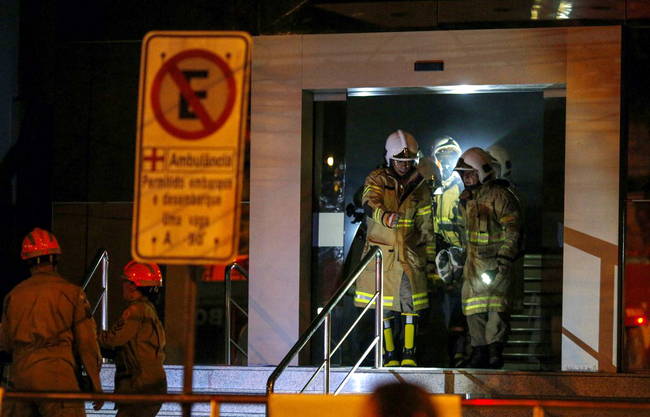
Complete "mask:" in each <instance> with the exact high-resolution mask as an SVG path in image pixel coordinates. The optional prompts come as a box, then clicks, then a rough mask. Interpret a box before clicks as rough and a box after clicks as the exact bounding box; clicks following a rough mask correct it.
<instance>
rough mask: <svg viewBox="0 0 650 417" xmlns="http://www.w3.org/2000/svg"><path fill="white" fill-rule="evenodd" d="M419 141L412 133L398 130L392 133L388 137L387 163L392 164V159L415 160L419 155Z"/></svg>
mask: <svg viewBox="0 0 650 417" xmlns="http://www.w3.org/2000/svg"><path fill="white" fill-rule="evenodd" d="M418 150H419V148H418V143H417V142H416V141H415V138H414V137H413V135H411V134H410V133H407V132H404V131H402V130H398V131H397V132H394V133H391V134H390V136H388V139H386V163H387V164H388V166H390V160H391V159H393V160H395V161H414V160H416V159H417V155H418Z"/></svg>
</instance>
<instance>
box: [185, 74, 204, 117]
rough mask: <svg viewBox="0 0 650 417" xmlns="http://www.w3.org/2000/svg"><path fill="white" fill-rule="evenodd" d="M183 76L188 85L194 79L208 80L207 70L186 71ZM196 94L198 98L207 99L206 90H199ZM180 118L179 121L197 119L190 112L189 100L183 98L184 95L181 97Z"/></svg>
mask: <svg viewBox="0 0 650 417" xmlns="http://www.w3.org/2000/svg"><path fill="white" fill-rule="evenodd" d="M182 73H183V76H184V77H185V79H186V80H187V84H188V85H189V84H190V82H191V80H192V78H208V71H207V70H186V71H182ZM194 94H195V95H196V97H197V98H206V96H207V93H206V91H205V90H198V91H194ZM178 109H179V110H178V118H179V119H196V118H197V117H196V114H194V112H192V111H191V110H190V106H189V103H188V102H187V100H185V97H183V94H181V95H180V103H179V106H178Z"/></svg>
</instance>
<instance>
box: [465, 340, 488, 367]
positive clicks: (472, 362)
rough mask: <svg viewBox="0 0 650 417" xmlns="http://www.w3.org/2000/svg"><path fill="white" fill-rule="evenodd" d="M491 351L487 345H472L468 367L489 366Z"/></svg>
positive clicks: (466, 365)
mask: <svg viewBox="0 0 650 417" xmlns="http://www.w3.org/2000/svg"><path fill="white" fill-rule="evenodd" d="M489 355H490V351H489V348H488V346H487V345H483V346H472V354H471V355H470V357H469V360H468V361H467V363H466V364H465V367H467V368H487V367H488V365H489V363H490V360H489Z"/></svg>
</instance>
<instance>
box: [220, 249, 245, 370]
mask: <svg viewBox="0 0 650 417" xmlns="http://www.w3.org/2000/svg"><path fill="white" fill-rule="evenodd" d="M233 269H236V270H237V272H239V273H240V274H241V275H242V276H243V277H244V278H246V281H248V272H246V270H245V269H244V268H242V267H241V265H239V264H238V263H237V262H233V263H231V264H230V265H228V266H227V267H226V274H225V277H224V282H225V284H226V291H225V294H224V296H225V302H224V305H225V307H224V309H225V310H226V311H225V314H226V318H225V332H226V337H225V338H224V339H225V342H226V346H225V348H226V365H230V362H231V359H230V347H231V346H234V347H235V348H236V349H237V350H238V351H239V352H241V354H242V355H244V357H245V358H247V359H248V353H246V351H245V350H244V349H242V347H241V346H239V345H238V344H237V342H235V341H234V340H233V339H232V335H231V332H232V329H231V320H232V318H231V314H232V306H235V307H236V308H237V309H238V310H239V311H240V312H241V313H242V314H243V315H244V317H246V319H247V320H248V313H247V312H246V310H244V309H243V308H241V307H240V306H239V304H237V302H236V301H235V300H233V298H232V280H231V279H230V276H231V275H232V270H233Z"/></svg>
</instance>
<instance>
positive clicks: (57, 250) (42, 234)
mask: <svg viewBox="0 0 650 417" xmlns="http://www.w3.org/2000/svg"><path fill="white" fill-rule="evenodd" d="M60 254H61V246H59V242H57V240H56V238H55V237H54V235H53V234H52V233H50V232H48V231H47V230H43V229H39V228H38V227H37V228H35V229H34V230H32V231H31V232H29V233H28V234H27V236H25V239H23V250H22V252H21V253H20V256H21V257H22V258H23V259H30V258H36V257H39V256H44V255H60Z"/></svg>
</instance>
